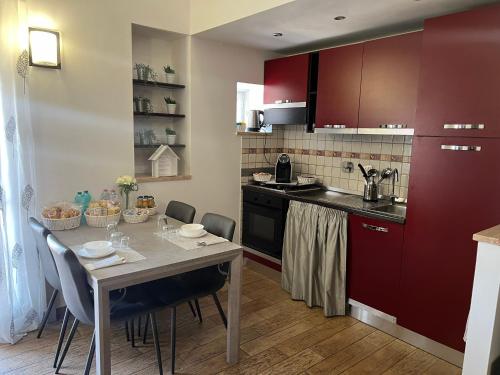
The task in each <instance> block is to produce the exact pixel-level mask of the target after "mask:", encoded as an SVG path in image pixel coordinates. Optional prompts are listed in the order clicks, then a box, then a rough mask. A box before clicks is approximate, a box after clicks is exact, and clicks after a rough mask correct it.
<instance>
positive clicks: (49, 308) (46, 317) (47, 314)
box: [36, 289, 59, 339]
mask: <svg viewBox="0 0 500 375" xmlns="http://www.w3.org/2000/svg"><path fill="white" fill-rule="evenodd" d="M58 293H59V291H58V290H57V289H54V291H53V292H52V296H51V297H50V301H49V305H48V306H47V311H45V314H43V319H42V323H41V324H40V328H38V334H37V335H36V338H37V339H39V338H40V337H41V336H42V333H43V330H44V328H45V326H46V325H47V319H49V315H50V312H51V311H52V307H53V306H54V301H55V300H56V297H57V294H58Z"/></svg>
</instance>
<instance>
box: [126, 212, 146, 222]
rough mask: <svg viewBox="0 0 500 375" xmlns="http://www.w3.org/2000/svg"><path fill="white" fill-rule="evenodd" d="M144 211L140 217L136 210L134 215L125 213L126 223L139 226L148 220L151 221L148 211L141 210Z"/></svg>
mask: <svg viewBox="0 0 500 375" xmlns="http://www.w3.org/2000/svg"><path fill="white" fill-rule="evenodd" d="M141 210H143V211H142V213H141V214H140V215H137V211H135V210H134V213H132V214H130V213H125V212H124V213H123V220H125V222H126V223H129V224H139V223H144V222H145V221H146V220H148V219H149V213H148V211H146V210H147V209H141Z"/></svg>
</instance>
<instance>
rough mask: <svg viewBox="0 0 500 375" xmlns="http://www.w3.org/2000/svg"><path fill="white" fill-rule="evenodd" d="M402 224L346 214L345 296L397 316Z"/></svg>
mask: <svg viewBox="0 0 500 375" xmlns="http://www.w3.org/2000/svg"><path fill="white" fill-rule="evenodd" d="M403 233H404V225H401V224H397V223H392V222H388V221H385V220H378V219H371V218H365V217H362V216H357V215H349V237H348V248H349V250H348V259H347V280H348V296H349V298H352V299H354V300H356V301H358V302H361V303H363V304H365V305H368V306H370V307H373V308H374V309H377V310H379V311H382V312H384V313H386V314H389V315H392V316H397V312H398V304H399V303H398V291H399V283H400V278H401V252H402V247H403Z"/></svg>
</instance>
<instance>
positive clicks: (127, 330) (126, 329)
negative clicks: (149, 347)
mask: <svg viewBox="0 0 500 375" xmlns="http://www.w3.org/2000/svg"><path fill="white" fill-rule="evenodd" d="M125 335H126V336H127V342H129V341H130V332H129V329H128V320H126V321H125Z"/></svg>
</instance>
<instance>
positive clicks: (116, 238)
mask: <svg viewBox="0 0 500 375" xmlns="http://www.w3.org/2000/svg"><path fill="white" fill-rule="evenodd" d="M122 237H123V233H122V232H113V233H111V236H110V241H111V246H113V247H114V248H119V247H120V244H121V240H122Z"/></svg>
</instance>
